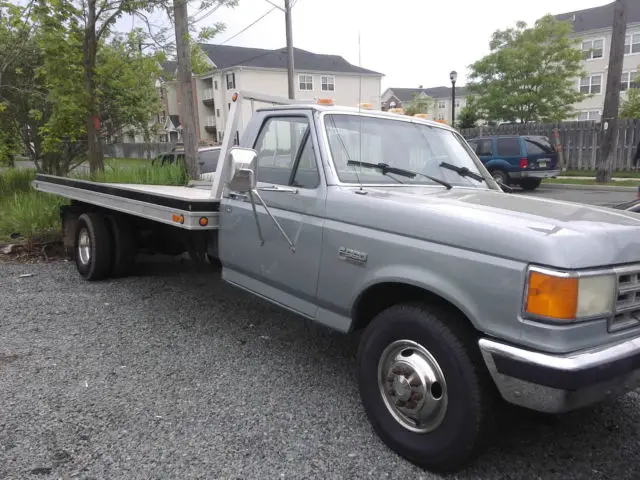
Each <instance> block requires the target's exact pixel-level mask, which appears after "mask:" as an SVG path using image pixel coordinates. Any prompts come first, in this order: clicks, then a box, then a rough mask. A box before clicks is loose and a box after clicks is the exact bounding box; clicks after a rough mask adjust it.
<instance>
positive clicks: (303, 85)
mask: <svg viewBox="0 0 640 480" xmlns="http://www.w3.org/2000/svg"><path fill="white" fill-rule="evenodd" d="M298 84H299V86H300V90H313V77H312V76H311V75H298Z"/></svg>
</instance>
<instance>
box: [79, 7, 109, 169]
mask: <svg viewBox="0 0 640 480" xmlns="http://www.w3.org/2000/svg"><path fill="white" fill-rule="evenodd" d="M97 50H98V41H97V38H96V0H89V1H88V2H87V26H86V28H85V32H84V49H83V62H82V63H83V67H84V90H85V93H86V95H87V118H86V122H87V150H88V156H89V172H90V174H91V175H92V176H93V175H94V174H95V173H97V172H101V171H103V170H104V154H103V151H102V139H101V138H100V114H99V112H98V99H97V98H96V96H97V95H96V79H95V68H96V54H97Z"/></svg>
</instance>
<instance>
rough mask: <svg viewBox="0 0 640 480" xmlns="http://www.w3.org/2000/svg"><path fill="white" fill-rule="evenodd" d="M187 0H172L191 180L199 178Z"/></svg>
mask: <svg viewBox="0 0 640 480" xmlns="http://www.w3.org/2000/svg"><path fill="white" fill-rule="evenodd" d="M187 1H188V0H173V15H174V17H175V22H176V26H175V30H176V51H177V52H176V53H177V56H178V83H179V85H180V92H181V93H182V108H181V113H182V141H183V142H184V157H185V163H186V166H187V172H188V174H189V177H190V178H191V180H198V179H199V178H200V164H199V163H198V140H197V137H196V121H195V106H194V105H193V84H192V81H191V77H192V70H191V48H190V46H189V27H188V20H189V19H188V13H187Z"/></svg>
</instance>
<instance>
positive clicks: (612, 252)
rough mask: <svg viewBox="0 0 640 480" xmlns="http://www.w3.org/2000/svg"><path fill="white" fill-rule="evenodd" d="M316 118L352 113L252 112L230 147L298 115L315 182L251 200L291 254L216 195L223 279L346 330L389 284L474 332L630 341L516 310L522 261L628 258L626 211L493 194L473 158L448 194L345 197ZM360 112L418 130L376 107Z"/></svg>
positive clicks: (506, 337) (573, 342) (566, 342)
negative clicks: (436, 300) (369, 292)
mask: <svg viewBox="0 0 640 480" xmlns="http://www.w3.org/2000/svg"><path fill="white" fill-rule="evenodd" d="M312 112H313V113H312ZM328 112H332V113H341V112H342V113H353V111H351V110H347V109H335V108H334V109H331V108H330V107H329V108H326V107H302V106H288V107H287V106H281V107H273V108H269V109H262V110H260V111H259V112H258V113H256V114H255V115H254V116H253V117H252V119H251V121H250V122H249V125H248V126H247V130H246V132H245V135H244V136H243V139H242V140H241V146H244V147H250V148H252V147H253V139H255V138H256V136H257V133H258V131H259V128H260V125H261V124H262V122H263V120H264V119H265V118H266V117H267V116H269V115H273V114H292V113H298V114H304V115H307V116H308V118H309V119H310V121H312V122H313V125H314V129H313V132H312V138H313V144H314V150H315V152H316V160H317V162H318V165H319V168H320V172H321V177H322V181H321V187H319V188H318V189H316V190H306V191H305V190H300V193H298V194H286V193H275V192H264V193H263V197H264V198H265V201H266V202H267V204H268V205H269V206H270V208H271V210H272V213H273V214H274V215H275V216H276V218H277V219H278V220H279V221H280V222H281V224H282V226H283V227H284V229H285V231H286V232H287V234H288V235H289V237H290V238H292V239H294V242H295V243H296V246H297V250H296V252H295V253H291V252H290V250H289V247H288V245H287V244H286V242H285V241H284V240H283V239H282V237H281V236H280V235H279V233H278V232H277V230H276V228H275V226H274V225H273V224H272V223H271V222H270V220H269V218H268V217H267V215H266V213H264V209H262V208H260V207H258V212H261V213H260V223H261V226H262V228H263V233H264V235H265V245H264V246H262V247H261V246H260V244H259V240H258V235H257V231H256V227H255V223H254V220H253V217H252V212H251V205H250V203H249V202H248V201H242V200H236V199H231V198H229V197H228V196H226V194H225V195H224V196H223V199H222V207H221V215H220V216H221V227H222V228H221V230H220V232H219V235H220V259H221V261H222V263H223V267H224V269H223V271H224V276H225V278H226V279H228V280H229V281H231V282H232V283H234V284H236V285H238V286H241V287H243V288H246V289H248V290H250V291H252V292H254V293H256V294H258V295H261V296H263V297H265V298H268V299H270V300H272V301H274V302H275V303H278V304H280V305H283V306H285V307H287V308H289V309H291V310H293V311H296V312H298V313H300V314H302V315H304V316H306V317H308V318H312V319H315V320H316V321H318V322H320V323H324V324H326V325H328V326H330V327H332V328H335V329H337V330H340V331H348V330H350V329H351V328H352V325H351V320H350V316H351V312H352V309H353V308H354V304H355V302H356V301H357V299H358V298H359V297H360V295H361V294H362V293H363V292H364V291H366V289H367V288H369V287H371V286H373V285H376V284H379V283H382V282H401V283H405V284H409V285H414V286H418V287H421V288H423V289H425V290H428V291H430V292H433V293H435V294H437V295H439V296H441V297H443V298H445V299H446V300H448V301H449V302H451V303H452V304H453V305H455V306H457V307H458V308H459V309H460V310H461V311H462V312H463V313H464V314H465V315H466V316H467V317H468V318H469V320H470V321H471V322H472V323H473V325H474V326H475V327H476V328H477V329H479V330H480V331H482V332H484V333H485V334H487V335H489V336H491V337H496V338H499V339H501V340H503V341H506V342H511V343H513V344H516V345H520V346H525V347H530V348H532V349H535V350H543V351H547V352H570V351H575V350H578V349H582V348H587V347H591V346H596V345H600V344H603V343H607V342H611V341H614V340H619V339H623V338H626V337H631V336H636V335H638V329H630V330H627V331H623V332H617V333H616V334H609V333H608V332H607V329H606V321H605V320H595V321H590V322H583V323H573V324H571V325H548V324H543V323H536V322H531V321H528V320H525V319H523V318H522V316H521V315H520V313H521V309H522V298H523V292H524V281H525V270H526V267H527V265H528V264H529V263H534V264H538V265H543V266H551V267H556V268H560V269H579V268H588V267H601V266H609V265H620V264H625V263H631V262H638V261H639V260H640V254H639V252H640V219H639V218H638V217H637V216H636V215H635V214H633V213H629V212H622V211H615V210H612V209H607V208H604V207H602V208H601V207H591V206H586V205H577V204H574V203H570V202H562V201H556V200H543V199H537V198H531V197H523V196H515V195H510V194H505V193H502V192H501V191H499V190H497V186H496V185H495V183H494V182H493V181H492V180H491V178H490V176H489V174H488V172H487V171H486V169H485V168H484V167H483V166H482V164H481V162H480V161H479V159H478V158H477V157H476V156H475V155H473V154H472V159H473V161H474V162H475V163H476V165H478V169H479V170H480V171H481V172H482V174H483V175H484V176H485V178H486V179H487V183H488V185H485V184H481V185H480V186H478V187H477V188H474V187H456V188H454V189H452V190H450V191H447V190H446V189H444V188H443V187H440V186H389V185H385V186H365V187H364V190H365V191H367V192H368V193H367V194H366V195H362V194H360V193H356V191H357V190H360V187H358V186H356V185H348V184H342V183H341V182H340V181H339V180H338V178H337V175H336V173H335V171H334V168H333V164H332V160H331V156H330V154H329V150H328V144H327V140H326V137H325V135H324V130H323V121H324V115H326V114H327V113H328ZM360 114H361V115H373V116H381V115H383V116H388V117H389V118H394V119H396V120H397V121H405V122H419V123H424V121H422V120H417V119H412V118H411V117H404V116H397V115H393V114H384V113H380V112H375V113H373V112H371V113H365V112H361V113H360ZM427 123H429V124H431V125H434V126H436V127H438V128H444V129H447V130H449V131H452V132H455V131H454V130H452V129H450V128H449V127H446V126H444V125H441V124H436V123H433V122H427ZM259 186H260V184H259ZM342 247H344V248H350V249H353V250H356V251H357V252H362V253H366V254H367V261H366V263H365V264H364V265H363V264H357V263H352V262H346V261H344V260H343V259H341V258H340V249H341V248H342Z"/></svg>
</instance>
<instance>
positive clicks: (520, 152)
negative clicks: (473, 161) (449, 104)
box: [468, 135, 560, 190]
mask: <svg viewBox="0 0 640 480" xmlns="http://www.w3.org/2000/svg"><path fill="white" fill-rule="evenodd" d="M468 142H469V145H471V147H472V148H473V149H474V151H475V152H476V155H478V157H479V158H480V161H482V163H483V164H484V166H485V167H486V168H487V170H489V172H490V173H491V175H492V176H493V178H494V179H495V180H496V182H498V183H504V184H507V185H510V184H511V185H512V184H516V185H520V187H522V188H523V189H524V190H534V189H536V188H538V187H539V186H540V183H541V182H542V179H543V178H550V177H556V176H557V175H558V174H559V173H560V170H559V169H557V162H558V153H557V152H556V149H555V148H554V147H553V145H551V143H550V142H549V139H548V138H547V137H543V136H538V135H493V136H489V137H478V138H472V139H470V140H468Z"/></svg>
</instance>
